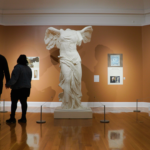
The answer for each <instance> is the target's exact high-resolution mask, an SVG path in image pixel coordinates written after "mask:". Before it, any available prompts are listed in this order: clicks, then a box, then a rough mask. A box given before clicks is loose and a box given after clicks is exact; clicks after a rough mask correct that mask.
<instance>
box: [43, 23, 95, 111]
mask: <svg viewBox="0 0 150 150" xmlns="http://www.w3.org/2000/svg"><path fill="white" fill-rule="evenodd" d="M92 31H93V29H92V27H91V26H87V27H85V28H83V29H82V30H77V31H76V30H72V29H66V30H63V29H60V30H58V29H56V28H53V27H49V28H48V29H47V30H46V33H45V38H44V41H45V44H46V48H47V49H48V50H51V49H52V48H53V47H57V48H59V49H60V55H59V56H58V57H59V59H60V68H61V71H60V78H59V80H60V83H59V86H60V87H61V88H62V89H63V92H62V93H60V94H59V101H62V105H61V108H62V109H84V108H83V106H82V105H81V97H82V93H81V78H82V68H81V58H80V55H79V53H78V51H77V45H78V46H80V45H81V43H82V41H83V42H84V43H87V42H90V40H91V34H92Z"/></svg>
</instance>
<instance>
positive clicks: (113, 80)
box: [110, 76, 120, 83]
mask: <svg viewBox="0 0 150 150" xmlns="http://www.w3.org/2000/svg"><path fill="white" fill-rule="evenodd" d="M110 83H120V76H110Z"/></svg>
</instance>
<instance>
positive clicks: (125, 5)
mask: <svg viewBox="0 0 150 150" xmlns="http://www.w3.org/2000/svg"><path fill="white" fill-rule="evenodd" d="M0 10H4V11H6V10H36V11H38V10H49V11H50V10H51V11H54V12H56V10H57V11H60V12H61V11H62V12H65V11H66V12H67V11H68V10H69V12H71V10H72V11H73V13H74V11H75V10H79V13H80V12H81V13H82V12H86V11H89V12H94V10H95V12H98V11H101V12H102V11H103V12H104V13H107V12H108V13H111V12H112V13H113V12H117V11H119V13H120V12H121V11H122V12H128V11H129V12H135V13H138V12H139V13H142V12H143V13H144V12H147V11H148V10H150V0H0ZM86 13H87V12H86Z"/></svg>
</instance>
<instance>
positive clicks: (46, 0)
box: [0, 0, 150, 26]
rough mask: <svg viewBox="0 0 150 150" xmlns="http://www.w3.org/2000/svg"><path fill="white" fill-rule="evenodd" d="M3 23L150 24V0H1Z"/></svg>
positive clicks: (0, 20) (0, 10) (0, 13)
mask: <svg viewBox="0 0 150 150" xmlns="http://www.w3.org/2000/svg"><path fill="white" fill-rule="evenodd" d="M0 25H119V26H120V25H121V26H124V25H125V26H144V25H150V0H0Z"/></svg>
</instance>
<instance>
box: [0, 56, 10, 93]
mask: <svg viewBox="0 0 150 150" xmlns="http://www.w3.org/2000/svg"><path fill="white" fill-rule="evenodd" d="M4 76H5V78H6V82H8V81H9V80H10V74H9V69H8V64H7V60H6V58H5V57H4V56H2V55H0V95H1V94H2V89H3V79H4Z"/></svg>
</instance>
